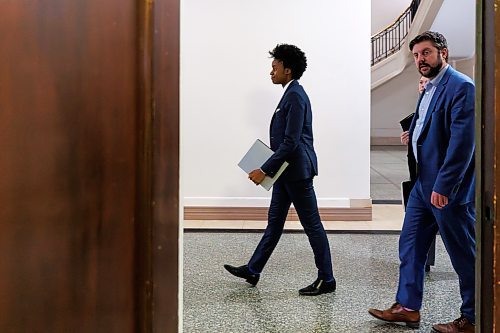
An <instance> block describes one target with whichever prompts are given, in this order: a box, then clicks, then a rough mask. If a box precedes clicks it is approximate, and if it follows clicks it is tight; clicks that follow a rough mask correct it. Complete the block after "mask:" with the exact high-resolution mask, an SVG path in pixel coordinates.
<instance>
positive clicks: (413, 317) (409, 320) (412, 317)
mask: <svg viewBox="0 0 500 333" xmlns="http://www.w3.org/2000/svg"><path fill="white" fill-rule="evenodd" d="M368 313H369V314H371V315H372V316H374V317H375V318H377V319H380V320H383V321H385V322H388V323H399V324H404V325H406V326H408V327H410V328H418V327H419V326H420V312H419V311H406V310H405V309H404V308H403V306H402V305H401V304H399V303H394V304H393V305H392V306H391V307H390V308H389V309H387V310H377V309H369V310H368Z"/></svg>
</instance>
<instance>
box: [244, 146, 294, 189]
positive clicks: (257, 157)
mask: <svg viewBox="0 0 500 333" xmlns="http://www.w3.org/2000/svg"><path fill="white" fill-rule="evenodd" d="M273 154H274V152H273V151H272V150H271V148H269V147H268V146H267V145H266V144H265V143H264V142H262V141H260V140H259V139H257V140H256V141H255V142H254V144H253V145H252V146H251V147H250V149H249V150H248V152H247V153H246V154H245V156H243V158H242V159H241V161H240V163H238V166H239V167H240V168H241V169H243V171H245V172H246V173H247V174H248V173H250V172H252V171H253V170H255V169H259V168H260V167H261V166H262V164H264V163H265V162H266V161H267V160H268V159H269V157H271V156H272V155H273ZM287 166H288V162H283V164H282V165H281V167H280V168H279V170H278V172H276V174H275V175H274V177H269V176H266V177H265V178H264V180H263V181H262V183H260V184H259V185H260V186H262V187H263V188H265V189H266V190H268V191H269V190H270V189H271V187H272V186H273V185H274V183H275V182H276V181H277V180H278V178H279V176H280V175H281V174H282V173H283V171H285V169H286V167H287Z"/></svg>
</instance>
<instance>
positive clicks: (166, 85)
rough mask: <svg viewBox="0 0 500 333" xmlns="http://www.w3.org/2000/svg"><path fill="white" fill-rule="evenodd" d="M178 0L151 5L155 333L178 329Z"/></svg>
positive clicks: (167, 332)
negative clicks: (152, 14)
mask: <svg viewBox="0 0 500 333" xmlns="http://www.w3.org/2000/svg"><path fill="white" fill-rule="evenodd" d="M179 10H180V1H179V0H158V1H156V2H155V7H154V31H155V34H154V39H153V43H154V49H155V53H154V58H153V60H154V66H153V73H154V77H153V86H154V101H155V106H154V126H153V130H154V132H153V133H154V135H153V140H154V146H153V153H154V156H153V169H154V177H153V179H154V186H153V201H152V204H153V221H154V226H153V230H152V232H153V233H152V235H153V247H152V250H153V253H152V262H153V281H154V286H153V287H154V289H153V309H152V310H153V312H152V313H153V319H152V320H153V321H152V323H153V332H164V333H173V332H177V330H178V326H179V323H178V315H177V314H178V305H179V304H178V302H179V298H178V284H179V277H178V274H177V272H178V270H179V260H178V257H179V251H178V246H179V214H180V207H179V38H180V31H179V27H180V24H179Z"/></svg>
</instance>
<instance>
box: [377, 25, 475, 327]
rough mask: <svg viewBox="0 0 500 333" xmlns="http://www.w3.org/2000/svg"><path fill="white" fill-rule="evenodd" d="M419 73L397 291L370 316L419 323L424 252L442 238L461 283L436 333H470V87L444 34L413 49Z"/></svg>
mask: <svg viewBox="0 0 500 333" xmlns="http://www.w3.org/2000/svg"><path fill="white" fill-rule="evenodd" d="M410 50H411V52H412V53H413V56H414V59H415V64H416V65H417V68H418V70H419V72H420V73H421V74H422V75H423V76H425V77H428V78H430V81H429V83H427V85H426V87H425V91H424V93H423V94H422V95H421V97H420V99H419V102H418V105H417V111H416V112H415V117H414V119H413V122H412V124H411V126H410V133H409V138H410V142H409V144H408V146H409V150H410V154H413V155H414V156H415V159H416V161H417V179H416V183H415V185H414V187H413V189H412V191H411V193H410V197H409V199H408V205H407V208H406V214H405V219H404V223H403V229H402V231H401V236H400V239H399V257H400V261H401V263H400V269H399V287H398V291H397V294H396V303H395V304H394V305H393V306H392V307H391V308H389V309H387V310H377V309H370V310H368V311H369V313H370V314H371V315H373V316H374V317H376V318H378V319H381V320H384V321H386V322H400V323H405V324H406V325H407V326H409V327H412V328H417V327H418V326H419V324H420V312H419V310H420V308H421V306H422V297H423V283H424V267H425V261H426V257H427V252H428V251H429V247H430V245H431V243H432V240H433V238H434V236H435V235H436V233H437V232H438V231H439V233H440V235H441V238H442V240H443V243H444V245H445V247H446V250H447V252H448V254H449V256H450V259H451V263H452V265H453V268H454V269H455V271H456V273H457V274H458V278H459V285H460V295H461V296H462V306H461V308H460V310H461V316H460V317H459V318H458V319H456V320H454V321H453V322H451V323H445V324H436V325H434V326H433V331H434V332H441V333H445V332H467V333H469V332H471V333H472V332H474V323H475V315H474V304H475V302H474V287H475V280H474V277H475V257H476V252H475V249H476V242H475V206H474V183H475V175H474V94H475V89H474V83H473V82H472V81H471V79H470V78H469V77H467V76H465V75H463V74H462V73H459V72H457V71H456V70H454V69H453V68H452V67H451V66H450V65H448V63H447V60H448V46H447V42H446V39H445V38H444V36H443V35H441V34H439V33H436V32H431V31H427V32H424V33H422V34H420V35H418V36H417V37H415V38H414V39H413V40H412V41H411V42H410Z"/></svg>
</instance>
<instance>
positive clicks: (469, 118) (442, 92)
mask: <svg viewBox="0 0 500 333" xmlns="http://www.w3.org/2000/svg"><path fill="white" fill-rule="evenodd" d="M474 103H475V97H474V83H473V82H472V80H471V79H470V78H469V77H467V76H465V75H463V74H462V73H460V72H457V71H456V70H454V69H453V68H452V67H451V66H448V68H447V69H446V72H445V74H444V76H443V78H442V79H441V81H440V82H439V84H438V86H437V87H436V91H435V92H434V95H433V97H432V100H431V103H430V105H429V109H428V110H427V114H426V117H425V121H424V125H423V127H422V131H421V133H420V137H419V138H418V141H417V157H418V166H417V172H418V176H417V177H418V179H419V180H420V182H421V184H422V190H423V193H424V196H425V197H426V198H430V196H431V193H432V191H435V192H437V193H439V194H442V195H444V196H447V197H448V199H449V201H450V204H451V203H456V204H464V203H467V202H472V201H474V186H475V175H474V146H475V144H474V126H475V124H474ZM418 104H420V101H419V103H418ZM415 115H416V116H415V117H414V119H413V122H412V124H411V126H410V142H409V144H408V146H409V153H410V154H413V153H414V152H413V147H412V144H411V138H412V136H413V131H414V129H415V123H416V119H417V117H418V105H417V112H416V113H415Z"/></svg>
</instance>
